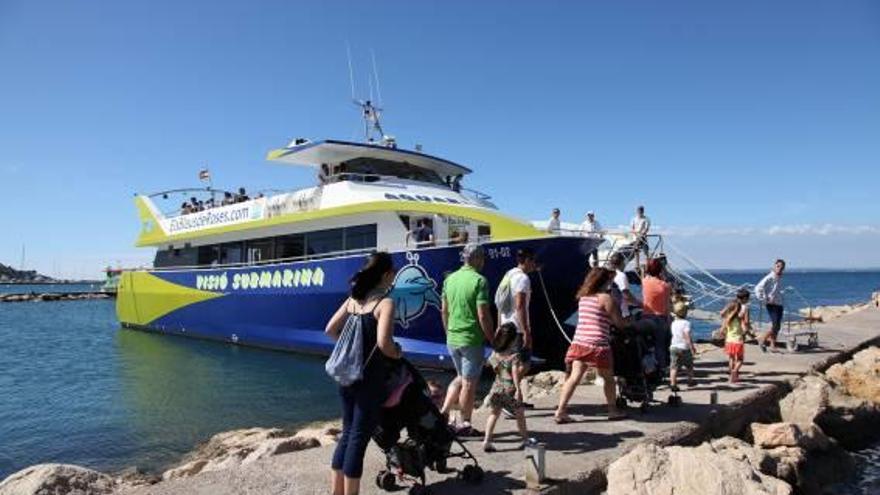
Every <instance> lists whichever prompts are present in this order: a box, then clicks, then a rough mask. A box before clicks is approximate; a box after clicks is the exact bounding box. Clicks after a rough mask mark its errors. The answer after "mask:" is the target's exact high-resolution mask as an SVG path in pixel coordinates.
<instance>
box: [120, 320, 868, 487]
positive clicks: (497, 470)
mask: <svg viewBox="0 0 880 495" xmlns="http://www.w3.org/2000/svg"><path fill="white" fill-rule="evenodd" d="M817 328H818V330H819V344H820V345H819V347H818V348H815V349H802V350H800V351H799V352H797V353H788V352H785V351H780V352H778V353H772V352H768V353H762V352H760V351H759V349H758V347H757V346H754V345H748V346H747V348H746V363H745V366H744V367H743V373H742V377H741V382H740V383H739V384H736V385H730V384H728V383H727V375H726V366H727V364H726V357H725V356H724V354H723V351H722V350H721V349H715V350H711V351H709V352H707V353H704V354H702V355H701V356H700V357H699V359H698V360H697V361H696V370H697V380H696V382H697V383H696V384H695V386H694V387H692V388H688V387H682V388H683V391H682V392H681V394H680V395H681V397H682V399H683V402H684V403H683V404H682V405H681V406H680V407H671V406H668V405H666V399H667V397H668V395H669V391H668V388H667V387H666V386H662V387H660V388H659V389H658V390H657V392H656V394H655V399H657V400H659V401H660V402H658V403H657V404H656V405H654V406H652V407H651V408H650V409H649V410H648V411H647V412H646V413H644V414H642V413H640V412H639V411H638V410H636V409H631V410H630V418H629V419H626V420H623V421H615V422H610V421H608V420H606V418H605V415H604V413H605V405H604V398H603V396H602V392H601V389H600V388H599V387H596V386H591V385H584V386H581V387H579V388H578V390H577V391H576V393H575V396H574V398H573V399H572V402H571V408H570V413H571V415H572V417H573V418H574V419H575V422H574V423H571V424H566V425H557V424H555V423H554V422H553V411H554V409H555V406H556V400H557V396H556V395H548V396H546V397H542V398H539V399H536V400H534V402H535V406H536V407H535V409H534V410H530V411H527V421H528V426H529V430H530V432H531V436H533V437H534V438H536V439H537V440H538V441H540V442H543V443H545V444H546V446H547V453H546V459H547V475H548V476H549V478H550V479H549V480H548V481H547V483H546V485H545V486H544V487H543V488H542V489H541V491H540V492H541V493H591V492H595V491H597V490H598V489H599V488H601V486H603V485H604V482H605V479H604V471H605V470H606V468H607V466H608V465H609V464H610V463H611V462H612V461H614V460H615V459H617V458H618V457H620V456H622V455H623V454H625V453H626V452H628V451H629V450H630V449H632V448H633V447H635V446H636V445H637V444H639V443H641V442H645V441H649V440H650V441H654V442H658V443H661V444H693V443H698V442H700V441H702V440H703V439H705V438H707V437H709V436H718V435H723V434H733V433H737V432H739V431H741V429H742V428H743V427H744V426H746V425H748V424H749V423H750V422H752V421H754V420H757V419H760V417H761V416H762V415H766V414H767V411H768V410H769V409H770V408H771V407H772V404H775V402H776V401H777V400H778V399H779V398H780V397H781V396H783V395H784V394H785V393H786V392H787V391H788V390H790V388H791V385H792V383H793V382H794V381H795V380H796V379H797V378H798V377H799V376H801V375H803V374H805V373H808V372H810V371H811V370H813V369H824V368H825V367H827V366H829V365H830V364H833V363H834V362H838V361H842V360H845V359H846V358H848V357H849V355H851V354H852V353H853V352H854V351H856V350H858V349H860V348H862V347H865V346H867V345H876V344H877V343H878V342H880V309H878V308H874V307H870V308H867V309H864V310H861V311H859V312H856V313H852V314H849V315H845V316H843V317H841V318H839V319H836V320H834V321H832V322H830V323H825V324H819V325H817ZM713 392H715V393H717V395H718V404H717V405H711V404H710V395H711V394H712V393H713ZM255 407H259V406H258V405H256V406H255ZM484 421H485V416H484V415H483V414H477V415H476V416H475V421H474V424H475V426H477V427H479V428H480V430H482V429H483V426H484ZM515 431H516V430H515V425H514V422H513V421H510V420H504V419H502V420H501V421H500V422H499V426H498V432H497V433H498V435H497V439H496V442H495V443H496V447H498V449H499V452H497V453H492V454H486V453H483V452H482V450H481V448H480V444H481V439H473V440H469V441H468V442H467V445H468V447H469V448H471V449H472V450H473V451H474V453H475V454H476V456H477V458H478V460H479V462H480V465H481V466H482V467H483V469H484V470H485V471H486V476H485V479H484V481H483V483H482V484H480V485H476V486H473V485H468V484H466V483H465V482H464V481H461V480H458V479H456V477H455V474H454V473H453V474H448V475H440V474H437V473H434V472H433V471H429V474H428V485H429V487H430V489H431V493H432V494H435V495H442V494H478V493H480V494H486V493H535V492H534V491H531V490H528V489H527V488H526V485H525V483H524V481H523V469H524V464H525V454H524V453H523V452H522V451H517V450H513V448H514V447H515V445H516V444H517V442H518V440H519V439H518V438H517V435H516V433H515ZM332 449H333V447H332V446H328V447H321V448H315V449H311V450H305V451H301V452H295V453H291V454H285V455H280V456H276V457H272V458H270V459H266V460H262V461H258V462H256V463H254V464H251V465H248V466H246V467H242V468H237V469H230V470H225V471H216V472H210V473H204V474H201V475H198V476H195V477H192V478H184V479H178V480H172V481H165V482H161V483H159V484H156V485H151V486H145V487H139V488H136V489H129V490H127V491H123V492H122V493H125V494H127V495H147V494H151V495H166V494H169V495H170V494H177V493H187V494H206V495H207V494H212V495H223V494H244V493H247V494H254V495H269V494H292V493H297V494H300V493H302V494H313V493H314V494H319V493H323V494H326V493H329V485H328V481H329V467H328V465H329V459H330V455H331V452H332ZM459 465H460V463H459V462H457V461H450V467H456V466H459ZM383 467H384V456H383V455H382V453H381V452H380V451H379V450H378V449H377V448H376V447H375V446H371V447H370V448H369V450H368V451H367V457H366V461H365V468H364V480H363V483H362V488H361V490H362V491H361V493H365V494H379V493H385V492H382V491H381V490H380V489H378V488H377V487H376V485H375V483H374V477H375V474H376V473H377V472H378V471H379V470H380V469H382V468H383ZM398 493H405V490H401V491H400V492H398Z"/></svg>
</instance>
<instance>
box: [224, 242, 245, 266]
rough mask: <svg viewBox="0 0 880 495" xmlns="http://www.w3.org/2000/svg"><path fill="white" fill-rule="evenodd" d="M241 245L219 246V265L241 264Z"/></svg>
mask: <svg viewBox="0 0 880 495" xmlns="http://www.w3.org/2000/svg"><path fill="white" fill-rule="evenodd" d="M243 254H244V250H243V249H242V243H240V242H230V243H227V244H221V245H220V264H221V265H225V264H227V263H241V262H242V261H244V256H243Z"/></svg>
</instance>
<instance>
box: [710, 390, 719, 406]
mask: <svg viewBox="0 0 880 495" xmlns="http://www.w3.org/2000/svg"><path fill="white" fill-rule="evenodd" d="M709 404H711V405H713V406H714V405H715V404H718V392H711V393H710V394H709Z"/></svg>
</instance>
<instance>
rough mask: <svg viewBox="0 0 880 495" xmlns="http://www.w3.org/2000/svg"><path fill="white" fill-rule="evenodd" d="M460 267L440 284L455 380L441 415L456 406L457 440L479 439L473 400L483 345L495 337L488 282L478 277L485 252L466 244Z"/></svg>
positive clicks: (479, 371) (443, 316) (442, 307)
mask: <svg viewBox="0 0 880 495" xmlns="http://www.w3.org/2000/svg"><path fill="white" fill-rule="evenodd" d="M462 258H463V259H464V264H463V265H462V267H461V268H459V269H458V270H456V271H455V272H453V273H451V274H450V275H449V276H448V277H446V279H445V280H444V281H443V295H442V297H441V306H440V314H441V317H442V319H443V330H444V331H445V332H446V345H447V348H448V349H449V355H450V357H451V358H452V364H453V365H454V366H455V373H456V378H455V379H454V380H453V381H452V383H450V384H449V389H448V390H447V393H446V400H445V401H444V402H443V408H442V409H441V410H440V412H441V413H442V414H448V413H449V412H450V410H451V409H452V408H453V406H455V405H456V404H457V405H458V406H459V407H460V408H461V418H460V419H461V423H460V424H459V425H458V426H457V432H458V434H459V435H461V436H481V433H480V432H478V431H477V430H476V429H475V428H473V426H471V415H472V414H473V410H474V398H475V396H476V392H477V386H478V385H479V381H480V374H481V373H482V371H483V361H484V358H485V343H486V341H489V342H491V341H492V338H493V337H494V335H495V325H494V323H493V322H492V313H491V302H490V299H489V282H488V281H487V280H486V277H484V276H483V275H481V274H480V270H482V269H483V265H484V264H485V261H486V255H485V251H484V250H483V248H482V247H480V246H477V245H476V244H468V245H466V246H465V247H464V249H463V251H462Z"/></svg>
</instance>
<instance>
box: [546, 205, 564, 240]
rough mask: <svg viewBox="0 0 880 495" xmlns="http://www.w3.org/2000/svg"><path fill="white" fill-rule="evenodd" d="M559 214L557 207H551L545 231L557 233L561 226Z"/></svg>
mask: <svg viewBox="0 0 880 495" xmlns="http://www.w3.org/2000/svg"><path fill="white" fill-rule="evenodd" d="M559 214H560V213H559V208H553V211H552V212H550V220H549V221H548V222H547V232H549V233H551V234H558V233H559V231H560V229H561V228H562V226H561V224H560V222H559Z"/></svg>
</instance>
